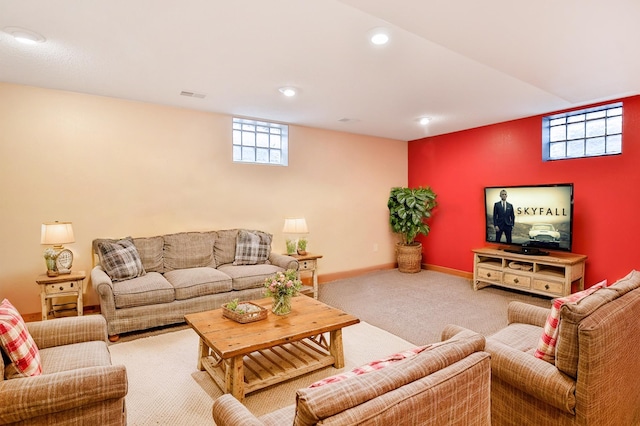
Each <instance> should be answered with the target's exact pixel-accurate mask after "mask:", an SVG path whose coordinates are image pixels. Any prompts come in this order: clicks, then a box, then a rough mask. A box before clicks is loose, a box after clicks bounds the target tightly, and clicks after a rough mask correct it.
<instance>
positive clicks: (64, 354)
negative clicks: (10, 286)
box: [0, 315, 127, 425]
mask: <svg viewBox="0 0 640 426" xmlns="http://www.w3.org/2000/svg"><path fill="white" fill-rule="evenodd" d="M27 328H28V330H29V333H30V334H31V336H32V337H33V340H34V341H35V343H36V345H37V346H38V349H39V353H40V358H41V362H42V374H41V375H38V376H33V377H22V378H15V379H8V380H5V379H4V376H5V374H4V370H5V365H4V361H2V360H1V357H0V372H1V373H2V381H1V382H0V424H2V425H5V424H11V425H27V424H28V425H39V424H46V425H74V424H75V425H80V424H95V425H124V424H126V412H125V405H124V398H125V395H126V394H127V373H126V370H125V367H124V366H122V365H111V356H110V354H109V349H108V347H107V324H106V321H105V319H104V318H103V317H102V316H101V315H89V316H81V317H69V318H60V319H56V320H51V321H42V322H32V323H27Z"/></svg>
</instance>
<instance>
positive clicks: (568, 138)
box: [542, 102, 622, 161]
mask: <svg viewBox="0 0 640 426" xmlns="http://www.w3.org/2000/svg"><path fill="white" fill-rule="evenodd" d="M616 154H622V102H616V103H614V104H609V105H604V106H600V107H595V108H588V109H582V110H579V111H571V112H567V113H562V114H555V115H550V116H548V117H544V118H543V119H542V159H543V161H551V160H566V159H571V158H584V157H599V156H604V155H616Z"/></svg>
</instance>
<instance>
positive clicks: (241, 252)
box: [233, 229, 272, 265]
mask: <svg viewBox="0 0 640 426" xmlns="http://www.w3.org/2000/svg"><path fill="white" fill-rule="evenodd" d="M271 239H272V235H271V234H267V233H266V232H261V231H247V230H244V229H241V230H240V231H239V232H238V238H237V240H236V257H235V259H234V261H233V264H234V265H257V264H259V263H265V262H266V261H267V260H268V259H269V254H271Z"/></svg>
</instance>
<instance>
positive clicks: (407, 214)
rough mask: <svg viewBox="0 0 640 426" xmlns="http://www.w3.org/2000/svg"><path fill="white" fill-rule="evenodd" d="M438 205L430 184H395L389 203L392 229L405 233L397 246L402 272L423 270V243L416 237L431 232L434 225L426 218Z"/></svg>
mask: <svg viewBox="0 0 640 426" xmlns="http://www.w3.org/2000/svg"><path fill="white" fill-rule="evenodd" d="M436 205H437V203H436V193H435V192H433V190H432V189H431V188H430V187H428V186H427V187H418V188H402V187H396V188H391V193H390V195H389V201H388V202H387V207H388V208H389V223H390V224H391V229H392V230H393V232H395V233H397V234H400V235H401V236H402V241H401V242H399V243H398V244H397V246H396V254H397V260H398V270H399V271H400V272H420V269H421V261H422V243H420V242H417V241H415V238H416V237H417V236H418V235H420V234H422V235H425V236H426V235H429V231H430V230H431V229H430V228H429V225H428V224H427V223H426V220H427V219H429V218H430V217H431V211H432V210H433V208H434V207H435V206H436Z"/></svg>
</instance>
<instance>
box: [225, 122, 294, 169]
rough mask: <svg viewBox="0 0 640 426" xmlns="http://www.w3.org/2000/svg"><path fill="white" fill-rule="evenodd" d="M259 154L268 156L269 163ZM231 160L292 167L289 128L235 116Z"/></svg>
mask: <svg viewBox="0 0 640 426" xmlns="http://www.w3.org/2000/svg"><path fill="white" fill-rule="evenodd" d="M245 138H246V140H245ZM265 138H266V140H265ZM245 141H246V143H245ZM251 152H253V155H251ZM238 154H239V158H238ZM245 154H246V156H245ZM260 154H262V156H264V155H266V161H263V160H261V159H260V157H261V155H260ZM231 160H232V161H233V162H234V163H240V164H257V165H268V166H282V167H287V166H288V165H289V125H287V124H283V123H276V122H273V121H267V120H258V119H251V118H242V117H232V125H231Z"/></svg>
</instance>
